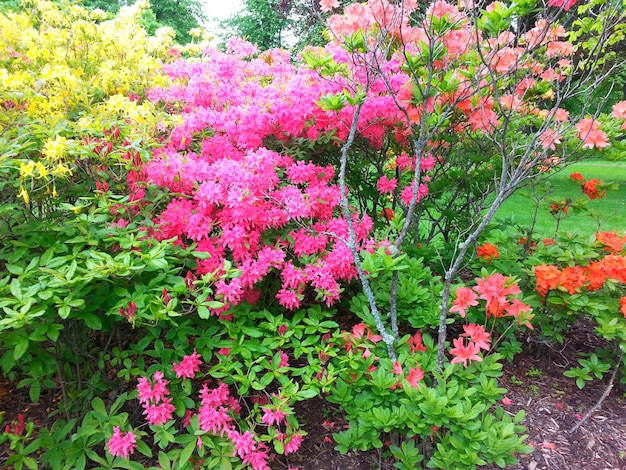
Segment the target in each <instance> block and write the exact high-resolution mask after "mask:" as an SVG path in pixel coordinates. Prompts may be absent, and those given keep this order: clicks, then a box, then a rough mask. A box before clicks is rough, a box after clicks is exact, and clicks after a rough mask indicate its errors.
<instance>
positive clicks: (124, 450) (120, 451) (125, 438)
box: [106, 426, 137, 459]
mask: <svg viewBox="0 0 626 470" xmlns="http://www.w3.org/2000/svg"><path fill="white" fill-rule="evenodd" d="M136 440H137V436H136V435H135V434H134V433H133V432H132V431H128V432H126V433H124V432H122V431H120V428H118V427H117V426H115V427H114V428H113V435H112V436H111V438H110V439H109V442H107V444H106V447H107V449H108V450H109V453H110V454H111V455H113V456H114V457H123V458H125V459H127V458H128V456H129V455H130V454H132V453H133V452H135V449H136V448H137V444H136Z"/></svg>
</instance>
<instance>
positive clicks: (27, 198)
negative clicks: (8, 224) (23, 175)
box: [17, 185, 30, 204]
mask: <svg viewBox="0 0 626 470" xmlns="http://www.w3.org/2000/svg"><path fill="white" fill-rule="evenodd" d="M17 197H21V198H22V199H24V202H25V203H26V204H28V203H29V202H30V196H29V195H28V191H26V190H25V189H24V186H21V185H20V192H19V194H18V195H17Z"/></svg>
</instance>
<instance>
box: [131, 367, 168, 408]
mask: <svg viewBox="0 0 626 470" xmlns="http://www.w3.org/2000/svg"><path fill="white" fill-rule="evenodd" d="M138 382H139V384H138V385H137V392H138V394H139V402H140V403H142V404H147V403H150V402H152V403H157V402H160V401H162V400H163V399H164V398H165V397H166V396H167V395H169V393H170V392H169V390H168V389H167V384H168V383H169V381H168V380H163V372H155V373H154V376H153V383H152V384H151V383H150V382H148V379H147V378H145V377H140V378H139V380H138Z"/></svg>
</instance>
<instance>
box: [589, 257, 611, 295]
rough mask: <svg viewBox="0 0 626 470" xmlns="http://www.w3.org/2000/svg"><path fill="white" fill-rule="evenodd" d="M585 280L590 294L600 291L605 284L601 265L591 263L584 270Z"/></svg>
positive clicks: (604, 275)
mask: <svg viewBox="0 0 626 470" xmlns="http://www.w3.org/2000/svg"><path fill="white" fill-rule="evenodd" d="M585 277H586V278H587V290H588V291H590V292H593V291H596V290H600V289H602V287H603V286H604V283H605V282H606V274H605V272H604V269H603V268H602V263H599V262H597V263H591V264H590V265H589V266H587V267H586V268H585Z"/></svg>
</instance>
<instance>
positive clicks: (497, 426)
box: [328, 335, 532, 469]
mask: <svg viewBox="0 0 626 470" xmlns="http://www.w3.org/2000/svg"><path fill="white" fill-rule="evenodd" d="M423 339H424V345H425V346H426V349H427V352H421V353H417V354H415V353H412V354H408V351H407V350H406V349H405V348H406V347H407V345H406V344H404V346H402V347H400V348H399V349H398V352H399V359H398V360H399V363H400V364H401V365H402V369H403V370H405V371H408V370H410V368H411V367H414V366H417V367H422V368H423V369H424V371H425V372H426V374H427V375H425V379H424V380H420V381H419V382H418V383H417V384H416V386H412V385H411V384H410V383H409V382H408V381H407V377H408V376H405V375H404V373H401V374H400V375H398V374H397V371H394V365H393V364H391V362H390V361H389V360H382V359H381V360H379V361H377V362H375V363H374V362H373V361H372V360H371V358H372V357H373V355H372V356H368V357H367V358H366V357H365V355H364V354H362V352H363V350H364V349H367V348H371V349H372V350H373V351H375V352H380V353H381V354H382V353H383V352H382V351H376V349H375V348H376V346H374V345H373V344H371V343H368V342H367V341H360V342H357V343H356V344H354V347H353V348H352V349H351V350H350V351H349V353H348V355H347V357H346V358H343V357H337V358H336V359H334V360H332V361H331V362H332V363H333V364H339V366H338V370H339V371H342V370H345V372H340V373H339V377H338V379H337V382H336V386H335V387H334V389H333V391H332V394H331V395H330V396H329V397H328V400H329V401H330V402H332V403H337V404H339V405H340V406H341V407H342V409H343V410H345V412H346V414H347V419H348V422H349V424H350V427H349V428H348V429H347V430H345V431H342V432H339V433H337V434H335V440H336V442H337V444H338V445H337V447H336V449H337V450H339V451H340V452H342V453H345V452H348V451H349V450H351V449H359V450H367V449H371V448H380V447H382V446H383V441H384V440H385V437H384V436H387V435H391V436H404V437H401V439H402V442H401V443H400V446H397V445H394V446H392V447H391V452H392V454H393V455H394V457H396V458H397V459H398V462H397V463H396V467H397V468H414V465H415V464H417V463H419V462H422V460H423V461H425V462H426V465H427V467H429V468H458V469H462V468H468V469H470V468H475V467H476V466H477V465H484V464H486V463H492V462H493V463H496V464H498V465H501V464H502V463H505V464H512V463H514V462H515V459H514V457H512V455H513V454H514V453H520V452H530V451H531V450H532V448H530V447H528V446H525V445H523V444H522V442H523V439H524V438H523V437H520V436H519V435H518V434H519V433H520V432H521V431H523V429H524V428H523V427H522V426H520V425H519V422H520V421H521V420H522V419H523V416H524V415H523V412H522V413H520V414H518V415H517V416H515V417H514V418H511V417H510V416H509V415H508V414H506V413H504V412H503V411H502V409H501V408H499V407H494V405H495V403H496V402H497V401H498V400H499V399H501V398H502V396H503V394H504V392H505V390H504V389H502V388H499V387H498V385H497V380H496V379H497V377H499V376H500V375H501V372H500V371H501V368H502V366H501V364H499V362H498V360H499V359H500V356H498V355H497V354H495V355H490V356H487V357H485V358H484V360H483V361H482V362H475V363H472V364H471V365H470V366H469V367H467V368H461V367H460V366H458V365H454V364H448V365H446V367H445V369H444V371H443V372H442V373H441V374H439V373H438V372H436V356H435V355H433V354H431V353H428V351H432V350H433V349H432V348H433V346H434V345H433V341H432V339H431V338H430V337H429V336H428V335H424V336H423ZM341 364H346V365H347V367H346V366H343V367H342V366H341ZM396 367H397V366H396ZM431 374H432V377H431ZM501 466H503V465H501Z"/></svg>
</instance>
